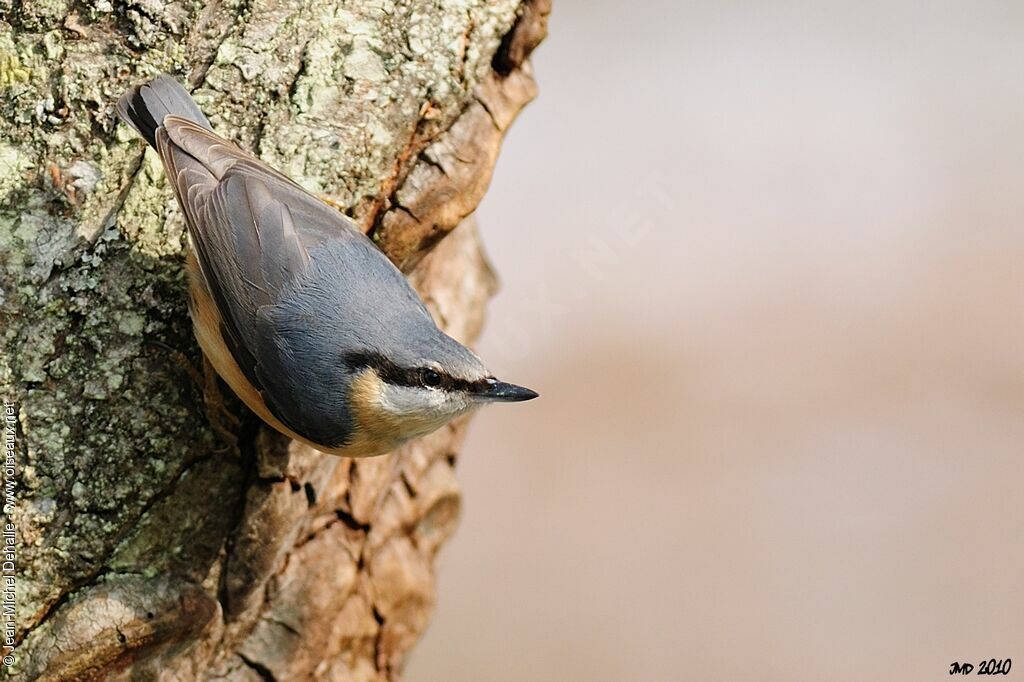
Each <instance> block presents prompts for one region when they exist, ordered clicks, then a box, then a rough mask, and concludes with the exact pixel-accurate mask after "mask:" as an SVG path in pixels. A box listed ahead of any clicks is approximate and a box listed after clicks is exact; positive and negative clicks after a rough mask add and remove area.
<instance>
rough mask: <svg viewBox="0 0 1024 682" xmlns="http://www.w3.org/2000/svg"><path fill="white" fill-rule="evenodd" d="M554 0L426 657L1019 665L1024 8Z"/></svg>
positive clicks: (489, 208)
mask: <svg viewBox="0 0 1024 682" xmlns="http://www.w3.org/2000/svg"><path fill="white" fill-rule="evenodd" d="M766 4H767V3H759V2H753V1H752V2H724V3H723V2H708V1H705V2H697V3H679V2H668V1H665V2H657V3H654V2H646V3H645V2H632V3H611V2H584V1H583V0H558V1H556V3H555V10H554V14H553V16H552V20H551V36H550V38H549V39H548V41H547V42H546V43H545V44H544V45H543V46H542V48H541V49H540V50H539V51H538V52H537V54H536V55H535V59H534V64H535V68H536V72H537V76H538V80H539V82H540V86H541V96H540V98H539V99H538V100H537V101H536V102H535V103H534V104H533V105H531V107H530V108H529V109H528V110H527V111H526V112H525V113H524V115H523V116H522V117H521V119H520V120H519V121H518V122H517V123H516V124H515V126H514V128H513V130H512V133H511V135H510V136H509V139H508V140H507V143H506V146H505V150H504V153H503V156H502V158H501V161H500V163H499V167H498V171H497V174H496V176H495V180H494V184H493V187H492V189H491V192H490V194H489V195H488V197H487V199H486V200H485V202H484V205H483V206H482V207H481V208H480V211H479V215H480V218H481V223H482V227H483V231H484V236H485V240H486V242H487V245H488V248H489V251H490V253H491V256H492V258H493V260H494V262H495V264H496V267H497V268H498V270H499V272H500V273H501V275H502V279H503V281H504V289H503V293H502V294H501V295H500V296H499V297H498V298H497V299H496V301H495V303H494V305H493V306H492V308H491V317H490V324H489V327H488V330H487V333H486V337H485V339H484V340H483V343H482V347H481V352H482V354H483V355H484V357H485V359H486V360H487V361H488V363H489V364H490V365H491V366H492V368H493V369H494V370H495V371H496V372H497V373H499V374H501V375H504V376H507V377H508V378H509V379H511V380H513V381H520V382H522V383H525V384H527V385H529V386H532V387H534V388H536V389H537V390H539V391H540V392H541V393H542V398H541V399H540V400H537V401H534V402H532V403H528V404H524V405H516V406H502V407H495V408H492V409H490V410H488V411H486V412H485V413H484V414H481V415H480V417H479V418H478V419H477V421H476V423H475V424H474V428H473V430H472V435H471V437H470V440H469V443H468V445H467V447H466V448H465V452H464V455H463V457H462V459H461V461H460V464H459V469H460V476H461V479H462V483H463V487H464V491H465V509H464V514H463V520H462V525H461V528H460V530H459V532H458V534H457V535H456V536H455V538H454V539H453V541H452V542H451V544H450V545H449V546H448V547H447V548H446V549H445V550H443V552H442V554H441V556H440V558H439V561H440V569H441V584H440V593H439V607H438V611H437V614H436V618H435V620H434V622H433V624H432V626H431V628H430V630H429V632H428V634H427V637H426V639H425V641H424V642H423V643H422V644H421V646H419V647H418V649H417V650H416V652H415V653H414V655H413V659H412V661H411V662H410V665H409V667H408V671H407V677H408V678H409V679H410V680H413V682H426V681H432V680H437V681H444V682H462V681H465V682H481V681H487V682H497V681H504V680H516V681H518V680H538V681H540V680H551V681H552V682H554V681H559V682H561V681H565V680H588V681H589V680H596V681H604V680H607V681H616V682H618V681H623V680H688V679H694V680H703V679H719V680H824V679H828V680H864V679H902V680H926V679H935V680H938V679H950V678H949V676H948V675H947V671H948V669H949V665H950V663H951V662H953V661H955V660H961V661H962V660H970V661H974V662H977V661H978V660H979V659H982V658H988V657H999V658H1001V657H1013V658H1015V659H1016V663H1017V664H1016V666H1015V668H1014V670H1013V671H1012V673H1011V675H1010V676H1009V678H1008V679H1011V680H1012V679H1024V588H1022V583H1024V549H1022V542H1024V490H1022V489H1024V5H1022V4H1021V3H1019V2H1003V3H990V2H979V1H973V2H930V3H892V2H884V3H883V2H878V3H869V2H856V3H853V2H849V3H843V4H832V3H819V2H815V3H806V4H795V3H789V4H778V3H771V4H772V5H773V6H772V7H771V8H769V7H767V6H765V5H766Z"/></svg>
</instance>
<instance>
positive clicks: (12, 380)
mask: <svg viewBox="0 0 1024 682" xmlns="http://www.w3.org/2000/svg"><path fill="white" fill-rule="evenodd" d="M547 9H548V8H547V4H546V2H544V1H543V0H541V1H532V2H531V1H528V2H525V3H523V2H520V1H519V0H501V1H497V2H484V1H482V0H479V1H474V0H462V1H455V0H451V1H448V0H443V1H440V2H418V1H413V0H406V1H399V2H391V1H387V0H373V1H369V0H367V1H360V2H355V1H352V2H327V1H325V0H308V1H305V2H300V1H299V0H285V1H282V2H278V1H270V0H263V1H262V2H261V1H257V0H220V1H215V2H212V3H202V2H189V1H187V0H180V1H178V0H175V1H170V2H168V1H166V0H127V1H125V2H116V3H114V2H111V1H110V0H88V1H86V2H68V1H64V0H35V1H33V2H13V1H12V0H0V93H2V98H0V106H2V110H3V116H2V119H0V324H2V326H0V343H2V350H0V393H2V395H3V397H5V398H7V399H11V400H13V401H14V402H15V403H16V404H17V405H18V408H19V412H18V438H17V444H18V447H19V451H18V458H19V459H18V465H19V466H18V468H19V470H18V477H17V482H18V488H19V492H20V496H19V498H18V501H17V504H16V508H15V511H14V514H13V520H14V522H15V523H16V524H17V527H18V542H19V545H18V549H19V555H18V560H19V572H18V610H17V624H18V639H19V648H18V656H17V658H18V663H17V665H16V666H15V668H14V669H13V670H10V671H8V673H9V674H13V675H14V676H15V677H16V678H19V679H76V678H77V679H100V678H107V677H110V678H114V677H119V676H121V677H126V678H127V677H132V676H134V677H141V678H143V679H145V678H154V679H155V678H166V679H261V678H264V679H265V678H266V677H267V676H272V677H276V678H277V679H307V678H325V679H379V678H389V677H394V676H395V675H397V672H398V671H399V670H400V667H401V663H402V660H403V657H404V655H405V653H406V652H407V651H408V650H409V648H410V647H411V645H412V644H413V642H414V641H415V639H416V638H417V636H418V634H419V633H420V632H421V631H422V629H423V627H424V626H425V624H426V619H427V617H428V615H429V612H430V606H431V604H432V602H433V569H432V559H433V556H434V554H435V552H436V551H437V549H438V547H439V546H440V544H441V543H442V542H443V541H444V539H445V538H446V537H448V535H449V534H450V533H451V532H452V528H453V525H454V521H455V518H456V516H457V513H458V508H459V496H458V486H457V484H456V481H455V477H454V473H453V469H452V467H453V464H454V461H455V454H454V453H455V451H456V449H457V447H458V444H459V442H460V438H461V434H462V433H463V430H464V428H465V424H464V423H461V422H460V423H458V424H455V425H453V426H451V427H449V428H446V429H443V430H442V431H440V432H438V433H436V434H434V435H432V436H430V437H428V438H425V439H422V440H421V441H419V442H416V443H413V444H411V445H409V446H408V447H406V448H404V449H403V450H402V451H401V452H399V453H396V454H393V455H388V456H385V457H381V458H377V459H373V460H364V461H358V462H357V461H350V460H346V459H339V458H333V457H327V456H323V455H320V454H319V453H316V452H314V451H311V450H310V449H308V448H305V447H301V446H298V445H296V444H295V443H289V442H287V441H286V440H284V439H283V438H281V437H279V436H276V435H275V434H273V433H271V432H268V431H267V430H266V429H264V428H262V427H261V426H260V424H259V422H258V420H256V419H255V418H254V417H252V415H249V414H248V413H246V411H245V410H244V408H243V407H242V406H241V405H240V404H238V403H237V401H233V402H230V403H229V407H230V408H232V409H234V410H235V411H236V412H237V413H238V414H239V415H241V416H242V417H243V419H242V427H241V429H240V433H239V435H240V438H241V451H242V456H241V457H231V456H229V455H227V454H225V453H224V452H222V449H223V448H222V443H221V442H220V441H219V439H218V438H217V436H216V435H215V434H214V432H213V431H212V429H211V427H210V425H209V423H208V420H207V416H206V412H205V410H204V408H203V400H202V394H201V390H200V388H199V387H198V386H196V385H195V384H194V383H193V381H192V380H191V378H190V377H189V374H188V372H187V371H186V370H185V369H184V368H183V367H181V366H180V365H179V364H178V363H176V362H175V360H174V358H173V356H172V354H171V353H169V352H168V351H167V350H166V348H164V347H163V346H166V347H170V348H173V349H178V350H180V351H181V352H183V353H184V354H185V356H186V357H187V358H188V359H189V360H190V361H191V362H192V363H194V364H198V363H199V361H200V356H199V354H198V350H197V349H196V347H195V342H194V340H193V339H192V335H191V330H190V326H189V322H188V319H187V311H186V304H185V301H186V282H185V278H184V274H183V270H182V266H183V258H184V251H185V249H186V242H187V240H186V238H185V233H184V229H183V223H182V220H181V217H180V215H179V213H178V210H177V206H176V205H175V203H174V200H173V198H172V197H171V195H170V193H169V192H168V189H167V187H166V181H165V178H164V175H163V171H162V168H161V167H160V164H159V162H158V161H157V159H156V158H155V155H154V154H153V153H152V152H151V151H148V152H144V151H143V147H142V145H141V143H140V142H139V141H138V140H137V139H136V138H135V137H134V136H133V135H132V134H131V133H130V132H129V131H127V130H126V128H125V127H124V126H119V125H118V124H117V122H116V118H115V115H114V111H113V104H114V102H115V101H116V99H117V97H118V96H119V95H120V94H121V93H122V92H123V91H124V89H126V88H127V87H128V86H129V85H130V84H132V83H136V82H138V81H140V80H143V79H145V78H147V77H150V76H152V75H155V74H157V73H160V72H170V73H172V74H175V75H177V76H178V77H179V78H181V79H182V80H183V81H184V82H186V83H187V84H188V86H189V87H190V89H192V90H193V91H194V95H195V97H196V99H197V101H198V102H199V103H200V105H201V106H202V107H203V109H204V110H205V111H206V112H207V113H208V114H209V116H210V119H211V121H212V122H213V124H214V126H215V128H216V129H217V130H218V131H219V132H220V133H222V134H224V135H225V136H227V137H229V138H232V139H235V140H237V141H238V142H239V143H240V144H242V145H243V146H244V147H247V148H249V149H252V150H253V151H254V152H256V153H257V154H259V155H260V156H261V157H263V158H264V159H265V160H267V161H268V162H269V163H271V164H272V165H275V166H277V167H279V168H281V169H282V170H284V171H285V172H286V173H288V174H289V175H291V176H292V177H294V178H295V179H296V180H297V181H299V182H300V183H302V184H303V185H304V186H306V187H307V188H309V189H311V190H313V191H316V192H320V193H324V194H326V195H328V196H329V197H330V198H331V199H333V200H334V201H335V202H336V203H337V204H339V205H341V206H344V207H345V210H346V212H347V213H349V214H350V215H351V216H352V217H353V218H354V219H356V220H357V221H358V222H359V223H360V224H362V225H363V226H364V227H365V229H366V230H367V231H368V232H370V233H371V235H372V236H373V237H374V238H375V239H376V240H377V241H378V243H379V244H380V245H381V247H382V248H383V249H384V251H385V253H388V255H389V256H390V257H392V259H393V260H394V261H395V262H396V263H398V264H400V265H401V266H402V267H403V268H404V269H406V270H407V271H410V272H411V277H412V278H413V281H414V283H415V284H416V285H417V287H418V288H419V290H420V291H421V292H422V293H423V294H424V296H425V298H426V299H427V301H428V304H429V306H430V307H431V308H432V310H433V311H434V312H435V313H436V314H437V315H438V318H439V319H440V320H442V321H443V323H444V325H445V326H446V329H447V330H448V331H449V333H451V334H453V335H454V336H456V337H457V338H460V339H463V340H466V341H471V340H472V339H473V338H475V336H476V334H477V333H478V331H479V328H480V324H481V320H482V314H483V307H484V304H485V302H486V299H487V298H488V296H489V295H490V293H491V292H492V291H493V286H494V281H493V276H492V275H491V272H490V269H489V267H488V266H487V263H486V260H485V259H484V257H483V256H482V254H481V251H480V247H479V243H478V240H477V237H476V231H475V227H474V226H473V225H472V224H471V223H470V222H469V221H466V220H464V218H465V217H466V216H467V215H468V214H469V213H470V212H471V211H472V210H473V208H475V206H476V203H477V202H478V201H479V200H480V198H481V196H482V194H483V191H484V190H485V189H486V185H487V182H488V180H489V177H490V172H491V168H492V166H493V163H494V161H495V159H496V155H497V151H498V147H499V144H500V140H501V137H502V135H503V133H504V131H505V130H506V129H507V127H508V125H509V124H510V123H511V121H512V118H514V116H515V114H516V112H518V110H519V109H520V108H521V107H522V106H523V105H524V104H525V103H526V102H527V101H529V99H530V98H532V97H533V95H534V88H533V81H532V78H531V76H530V67H529V63H528V62H526V61H524V60H525V59H526V57H527V55H528V54H529V51H530V50H531V49H532V47H533V46H534V45H536V43H537V42H538V41H539V40H540V38H541V37H542V36H543V25H544V20H545V17H546V13H547ZM523 45H525V46H526V49H523V48H522V46H523ZM460 224H461V225H462V227H460V228H459V229H458V230H455V231H454V232H453V233H452V234H451V235H450V236H449V237H448V238H447V239H444V241H440V239H441V237H443V236H444V235H446V234H448V233H450V232H452V230H454V229H455V228H456V226H457V225H460ZM439 242H440V243H439ZM435 246H436V248H434V247H435ZM414 268H415V269H414ZM154 342H158V343H159V344H162V345H157V344H156V343H154Z"/></svg>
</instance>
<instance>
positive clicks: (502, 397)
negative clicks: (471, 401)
mask: <svg viewBox="0 0 1024 682" xmlns="http://www.w3.org/2000/svg"><path fill="white" fill-rule="evenodd" d="M474 395H475V396H476V397H477V398H478V399H480V400H485V401H487V402H503V403H517V402H520V401H522V400H533V399H534V398H536V397H537V396H538V395H540V394H539V393H537V392H536V391H531V390H530V389H528V388H526V387H524V386H516V385H515V384H506V383H505V382H504V381H498V380H497V379H488V380H487V383H485V384H484V386H483V388H481V389H479V390H478V391H476V393H475V394H474Z"/></svg>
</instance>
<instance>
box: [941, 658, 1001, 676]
mask: <svg viewBox="0 0 1024 682" xmlns="http://www.w3.org/2000/svg"><path fill="white" fill-rule="evenodd" d="M1012 666H1013V661H1011V660H1010V659H1009V658H1004V659H1003V660H1001V661H999V660H996V659H994V658H990V659H989V660H987V661H982V662H981V663H979V664H978V672H976V673H974V674H975V675H1009V674H1010V668H1011V667H1012ZM972 672H974V664H973V663H960V662H958V661H954V662H953V663H952V664H951V665H950V666H949V674H950V675H970V674H971V673H972Z"/></svg>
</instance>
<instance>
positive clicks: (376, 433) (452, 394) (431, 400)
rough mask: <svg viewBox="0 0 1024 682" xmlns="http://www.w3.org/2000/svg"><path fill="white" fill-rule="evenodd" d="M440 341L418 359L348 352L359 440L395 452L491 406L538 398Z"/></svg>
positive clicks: (465, 352)
mask: <svg viewBox="0 0 1024 682" xmlns="http://www.w3.org/2000/svg"><path fill="white" fill-rule="evenodd" d="M436 338H439V340H438V342H435V343H431V344H429V348H430V349H429V351H427V352H422V353H419V354H411V353H408V352H403V353H400V354H398V357H395V356H394V355H391V356H389V355H386V354H384V353H381V352H377V351H359V352H353V353H349V354H348V355H347V357H346V363H347V364H348V365H349V367H350V368H351V370H352V372H353V375H352V382H351V388H350V395H349V405H350V407H351V409H352V416H353V417H354V426H355V427H356V435H357V438H358V439H360V440H361V439H367V440H370V441H372V442H375V443H378V444H380V447H383V448H385V449H391V448H393V447H397V446H398V445H400V444H401V443H403V442H405V441H406V440H408V439H410V438H415V437H417V436H422V435H425V434H428V433H430V432H432V431H434V430H436V429H438V428H440V427H441V426H443V425H444V424H446V423H448V422H449V421H451V420H452V419H455V418H456V417H458V416H460V415H462V414H465V413H467V412H469V411H471V410H473V409H475V408H477V407H480V406H482V405H484V404H487V403H492V402H517V401H522V400H530V399H532V398H536V397H537V393H536V392H535V391H532V390H530V389H528V388H524V387H522V386H516V385H515V384H509V383H505V382H503V381H498V380H497V379H495V378H494V377H493V376H492V375H491V373H490V372H489V371H487V369H486V368H485V367H484V365H483V363H482V362H481V361H480V359H479V358H478V357H477V356H476V354H474V353H473V352H472V351H470V350H469V349H468V348H466V347H465V346H463V345H462V344H460V343H458V342H457V341H455V340H454V339H452V338H450V337H448V336H447V335H444V334H441V333H440V332H438V337H436Z"/></svg>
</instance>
